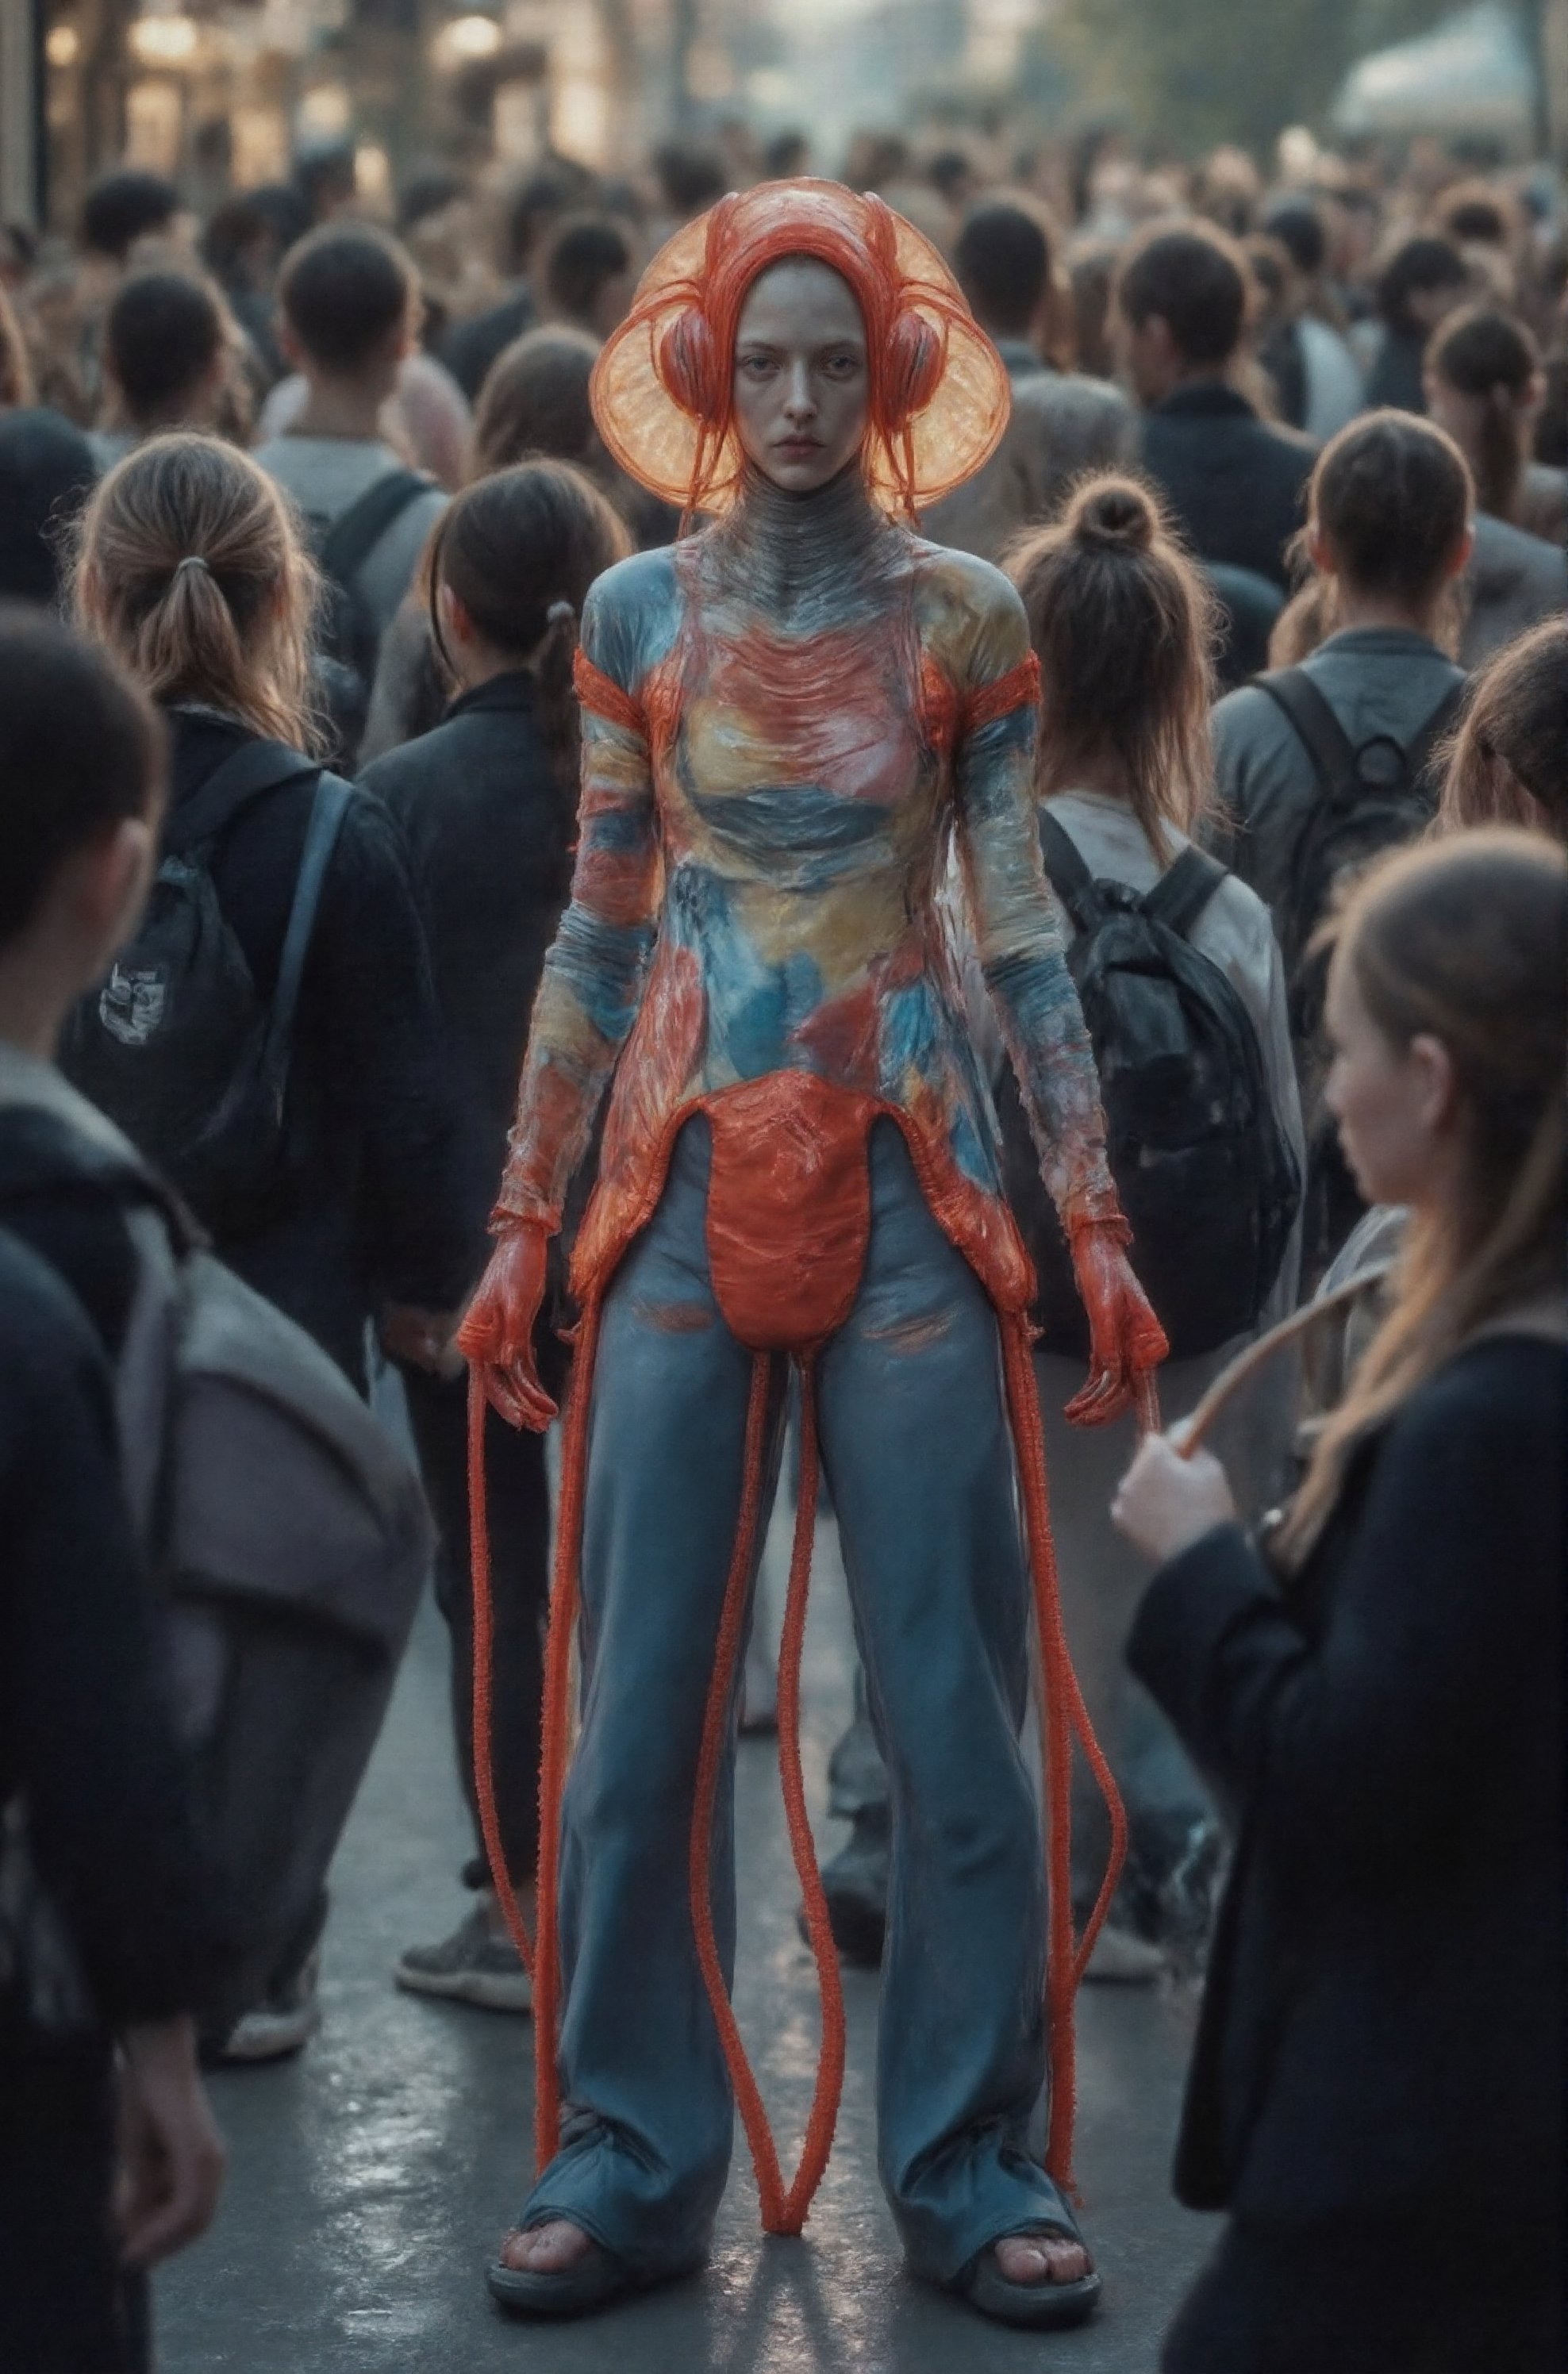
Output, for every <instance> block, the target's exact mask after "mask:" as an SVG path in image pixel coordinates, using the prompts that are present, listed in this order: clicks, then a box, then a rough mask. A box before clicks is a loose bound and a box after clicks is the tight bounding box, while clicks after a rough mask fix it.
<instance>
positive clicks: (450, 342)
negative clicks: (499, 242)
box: [441, 165, 572, 404]
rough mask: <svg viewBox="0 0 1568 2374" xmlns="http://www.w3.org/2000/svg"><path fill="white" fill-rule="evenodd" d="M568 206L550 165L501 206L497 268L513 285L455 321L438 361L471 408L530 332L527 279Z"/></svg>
mask: <svg viewBox="0 0 1568 2374" xmlns="http://www.w3.org/2000/svg"><path fill="white" fill-rule="evenodd" d="M571 203H572V192H571V187H570V185H569V183H568V182H566V181H565V180H564V179H563V178H562V176H561V175H560V173H558V172H557V171H555V170H553V169H552V168H551V167H550V166H548V165H543V166H541V167H540V168H539V170H537V172H534V173H530V174H529V175H528V176H527V178H526V180H525V182H523V183H522V184H521V186H520V187H519V188H518V189H516V190H515V191H514V192H513V194H512V197H511V199H510V200H509V202H508V204H507V207H506V217H505V225H504V253H503V256H502V264H503V268H504V270H505V273H506V276H507V278H508V279H509V281H510V282H511V284H512V286H511V288H510V289H509V291H508V293H507V295H506V296H504V297H503V298H501V300H500V301H499V303H497V304H494V305H490V306H488V307H487V308H486V310H485V311H483V312H482V313H475V314H473V315H471V316H470V318H469V319H468V320H467V321H466V322H459V323H457V324H456V326H455V327H454V329H451V330H449V331H448V332H447V334H446V336H445V338H444V339H443V340H442V347H441V358H442V362H444V363H445V365H446V367H447V370H449V371H450V372H451V373H452V376H453V378H454V380H455V381H456V382H457V384H458V386H459V387H460V388H461V389H462V390H463V393H464V394H465V395H466V397H467V399H468V401H469V403H470V404H477V402H478V400H479V390H480V389H481V388H482V387H483V385H484V383H485V381H486V379H487V378H488V377H489V372H490V370H491V368H492V366H493V365H494V363H495V362H496V359H497V358H498V357H499V356H501V354H503V353H504V352H505V350H506V348H507V347H509V346H511V345H512V343H513V339H515V338H520V337H522V336H523V335H524V333H525V331H528V330H531V329H533V327H534V326H535V324H536V322H537V321H538V318H539V306H538V300H537V298H536V295H535V293H534V288H533V284H532V281H531V279H530V274H531V273H532V271H533V270H534V268H535V266H536V263H537V260H538V254H539V250H540V248H541V246H542V244H543V242H544V240H545V237H546V235H547V233H548V229H549V227H550V225H551V224H552V223H553V222H554V221H556V220H557V218H558V217H560V216H561V215H563V214H564V213H565V212H566V210H567V207H568V206H570V205H571Z"/></svg>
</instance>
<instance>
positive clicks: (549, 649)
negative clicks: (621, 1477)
mask: <svg viewBox="0 0 1568 2374" xmlns="http://www.w3.org/2000/svg"><path fill="white" fill-rule="evenodd" d="M628 548H629V541H628V538H627V535H626V532H625V529H624V528H623V527H622V525H621V523H620V522H619V519H618V518H617V516H616V514H615V512H614V511H611V509H610V507H609V505H608V504H607V502H606V501H605V499H604V498H603V496H602V495H601V494H599V493H598V491H597V489H596V488H595V487H594V486H593V484H592V482H591V481H590V480H589V479H587V478H585V477H584V476H583V475H582V473H581V472H580V471H577V470H574V469H572V468H571V467H570V466H569V465H568V464H565V463H560V462H532V463H527V464H523V465H522V466H521V467H518V468H515V469H503V470H501V471H498V472H497V473H495V474H494V475H493V476H489V477H484V478H481V479H480V480H479V482H478V484H477V486H473V487H470V488H468V489H467V491H466V493H465V494H462V495H460V496H459V497H458V499H457V500H456V502H455V503H454V505H453V507H452V509H451V510H450V511H448V512H447V513H446V515H445V517H444V518H443V519H442V522H441V523H440V525H439V527H438V528H437V529H436V532H435V541H434V544H433V546H432V549H431V553H430V564H429V571H428V574H429V578H430V584H429V588H428V591H427V604H428V607H427V611H426V616H427V618H428V620H429V624H430V631H431V634H432V638H433V641H434V642H435V645H436V648H437V650H438V651H439V652H440V653H441V656H442V661H443V664H444V665H445V667H446V670H447V673H448V675H449V676H450V678H451V679H452V681H453V683H454V687H455V698H454V700H453V702H452V705H451V707H450V708H449V709H448V711H447V713H446V717H445V719H444V721H443V722H442V723H441V724H440V725H438V726H436V727H435V729H434V730H433V732H431V733H429V734H425V735H420V736H419V739H418V740H416V741H413V742H406V743H404V745H403V746H402V747H401V748H400V749H396V750H392V751H389V752H388V753H387V755H386V756H385V757H384V758H380V759H378V760H377V761H376V762H375V764H374V765H373V766H371V767H370V768H369V769H368V770H366V771H365V772H364V774H363V775H362V777H361V782H362V783H363V786H364V788H365V789H366V790H367V791H371V792H374V793H377V794H378V795H379V796H380V798H381V799H382V800H383V801H384V802H385V804H386V805H387V806H388V807H389V808H390V809H391V810H392V812H393V814H394V816H395V817H397V818H398V820H399V822H400V823H401V825H402V826H403V829H404V831H405V834H406V836H407V844H408V851H409V855H410V858H411V860H412V874H413V879H414V882H415V884H416V885H417V888H418V895H419V904H420V908H421V911H422V913H423V917H424V922H425V926H426V930H427V932H428V934H429V938H430V956H431V959H432V964H433V969H434V973H435V986H436V994H437V997H438V998H439V1000H440V1003H441V1006H442V1015H443V1017H444V1019H445V1023H446V1033H447V1046H448V1050H449V1054H450V1057H451V1060H452V1062H453V1064H454V1067H455V1071H456V1075H457V1081H458V1086H459V1093H460V1094H461V1096H462V1098H463V1101H464V1103H465V1105H466V1108H467V1109H468V1110H469V1111H473V1112H475V1113H477V1115H478V1116H479V1117H480V1122H481V1126H482V1129H483V1134H484V1161H483V1165H482V1169H480V1171H479V1172H478V1174H477V1181H478V1188H479V1199H480V1200H479V1201H478V1203H477V1208H476V1210H475V1214H474V1225H475V1228H476V1230H477V1231H479V1232H482V1230H483V1227H484V1221H485V1215H486V1213H487V1211H488V1209H489V1200H490V1188H491V1185H492V1183H493V1181H494V1180H495V1179H496V1178H497V1177H499V1175H500V1172H501V1167H502V1164H503V1162H504V1160H505V1156H506V1134H507V1130H508V1128H509V1126H510V1124H511V1121H512V1115H513V1107H514V1105H515V1102H516V1092H517V1075H518V1073H519V1071H520V1070H521V1068H522V1061H523V1048H524V1042H525V1039H526V1037H527V1029H528V1015H529V1011H530V1009H531V1007H532V1005H533V1003H534V993H535V992H536V989H537V987H538V982H539V970H540V967H541V965H542V964H543V962H544V956H545V950H546V949H547V948H548V946H549V943H550V941H551V939H552V938H553V936H554V934H555V928H556V925H557V923H559V922H560V911H561V909H562V907H563V906H564V905H565V902H566V894H567V889H568V887H569V884H570V881H571V873H572V865H571V856H570V852H571V846H572V829H573V824H574V820H575V809H576V796H575V787H576V772H577V731H576V703H575V699H574V697H573V694H572V653H573V652H574V650H575V648H576V641H577V619H578V617H579V616H580V615H581V612H582V608H583V605H584V601H585V600H586V599H587V593H588V588H589V586H590V585H591V584H592V583H593V582H594V580H595V577H598V576H600V575H601V574H602V573H603V571H604V570H607V568H609V567H610V565H611V563H612V562H614V561H617V560H619V559H621V558H623V557H624V556H625V554H626V552H627V550H628ZM404 1381H405V1388H406V1391H407V1399H408V1412H409V1416H410V1418H411V1420H412V1422H413V1427H414V1433H415V1438H416V1440H417V1441H418V1443H419V1455H420V1459H421V1462H422V1464H423V1467H424V1472H425V1479H426V1483H427V1485H428V1487H429V1489H430V1498H431V1502H432V1504H433V1505H434V1508H435V1510H436V1513H437V1516H438V1519H439V1521H440V1523H441V1529H442V1553H441V1563H440V1568H439V1571H438V1577H437V1589H438V1596H439V1599H440V1604H441V1608H442V1614H443V1615H444V1616H445V1617H446V1620H447V1623H448V1625H449V1626H450V1628H451V1631H452V1703H453V1719H454V1731H455V1736H456V1744H457V1759H458V1769H459V1771H460V1772H461V1773H462V1775H463V1780H464V1787H465V1792H466V1795H467V1798H468V1802H469V1804H470V1807H472V1808H476V1809H477V1798H476V1793H475V1789H474V1771H473V1713H472V1681H473V1662H474V1647H473V1609H472V1602H471V1597H470V1588H469V1558H468V1543H469V1516H468V1492H467V1464H466V1433H465V1426H466V1419H465V1413H466V1395H465V1393H464V1388H463V1383H462V1374H461V1362H458V1363H457V1364H456V1373H455V1374H454V1375H437V1374H432V1373H430V1372H429V1371H428V1370H427V1369H423V1368H421V1367H418V1366H408V1365H406V1366H405V1369H404ZM486 1465H487V1475H488V1485H489V1528H490V1542H491V1552H492V1566H493V1572H494V1576H495V1590H494V1647H493V1670H494V1688H495V1698H496V1703H497V1705H498V1707H500V1708H501V1709H502V1710H504V1715H503V1719H502V1720H501V1721H499V1722H497V1723H496V1724H495V1726H494V1732H493V1740H492V1769H493V1773H494V1781H495V1798H496V1809H497V1817H498V1821H499V1827H500V1839H501V1849H502V1851H503V1853H504V1857H505V1861H506V1866H507V1869H508V1871H509V1873H510V1874H511V1876H512V1881H513V1887H514V1889H515V1890H516V1892H517V1894H518V1895H519V1897H520V1898H522V1899H523V1900H524V1902H525V1906H526V1908H527V1912H528V1917H529V1919H530V1922H531V1920H532V1914H533V1886H534V1867H535V1864H536V1860H537V1856H538V1797H539V1703H540V1691H541V1686H542V1680H543V1675H542V1666H541V1656H542V1651H543V1625H544V1616H545V1610H546V1607H547V1604H548V1543H549V1494H548V1486H547V1483H546V1479H545V1457H544V1444H543V1441H542V1440H541V1439H540V1437H539V1436H538V1435H536V1434H531V1433H527V1432H523V1433H519V1432H518V1431H517V1430H516V1429H515V1428H512V1427H508V1426H503V1425H502V1424H501V1420H500V1418H499V1417H497V1416H494V1414H493V1413H492V1414H491V1416H490V1418H489V1427H488V1429H487V1435H486ZM465 1876H466V1880H467V1883H468V1885H469V1886H471V1887H474V1888H476V1889H477V1890H480V1891H482V1892H481V1893H480V1895H479V1896H478V1897H477V1900H476V1902H475V1905H474V1909H473V1910H472V1912H471V1913H470V1915H469V1916H468V1918H467V1919H466V1920H465V1921H464V1922H461V1923H460V1925H459V1926H458V1928H457V1929H456V1930H455V1932H454V1933H453V1935H452V1936H450V1937H448V1938H446V1939H444V1940H442V1943H440V1944H439V1945H430V1946H413V1947H410V1949H409V1950H408V1951H407V1953H406V1954H405V1955H404V1956H403V1957H402V1958H401V1960H400V1961H399V1962H398V1965H397V1977H398V1980H399V1982H400V1983H401V1984H402V1985H403V1986H406V1987H408V1988H411V1989H413V1990H414V1991H415V1992H419V1993H422V1994H433V1995H446V1996H451V1997H454V1998H455V1999H457V2000H459V2001H461V2002H466V2003H475V2004H484V2005H486V2006H488V2007H489V2008H491V2009H495V2010H505V2011H522V2010H526V2009H527V2008H528V2007H529V2005H530V2004H531V2001H532V1996H531V1991H530V1989H529V1984H528V1980H527V1976H526V1973H525V1971H524V1969H523V1967H522V1965H521V1963H520V1962H519V1960H518V1957H517V1950H516V1947H515V1946H514V1945H513V1943H512V1941H511V1938H510V1936H509V1935H508V1933H507V1926H506V1921H505V1917H504V1915H503V1914H502V1913H501V1910H500V1909H499V1907H498V1905H497V1903H496V1898H495V1895H494V1892H493V1890H491V1889H489V1886H487V1881H486V1867H485V1863H484V1855H483V1849H482V1844H481V1847H480V1851H479V1853H478V1855H477V1859H476V1861H475V1862H474V1863H471V1864H470V1865H469V1867H468V1869H467V1871H466V1875H465Z"/></svg>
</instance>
